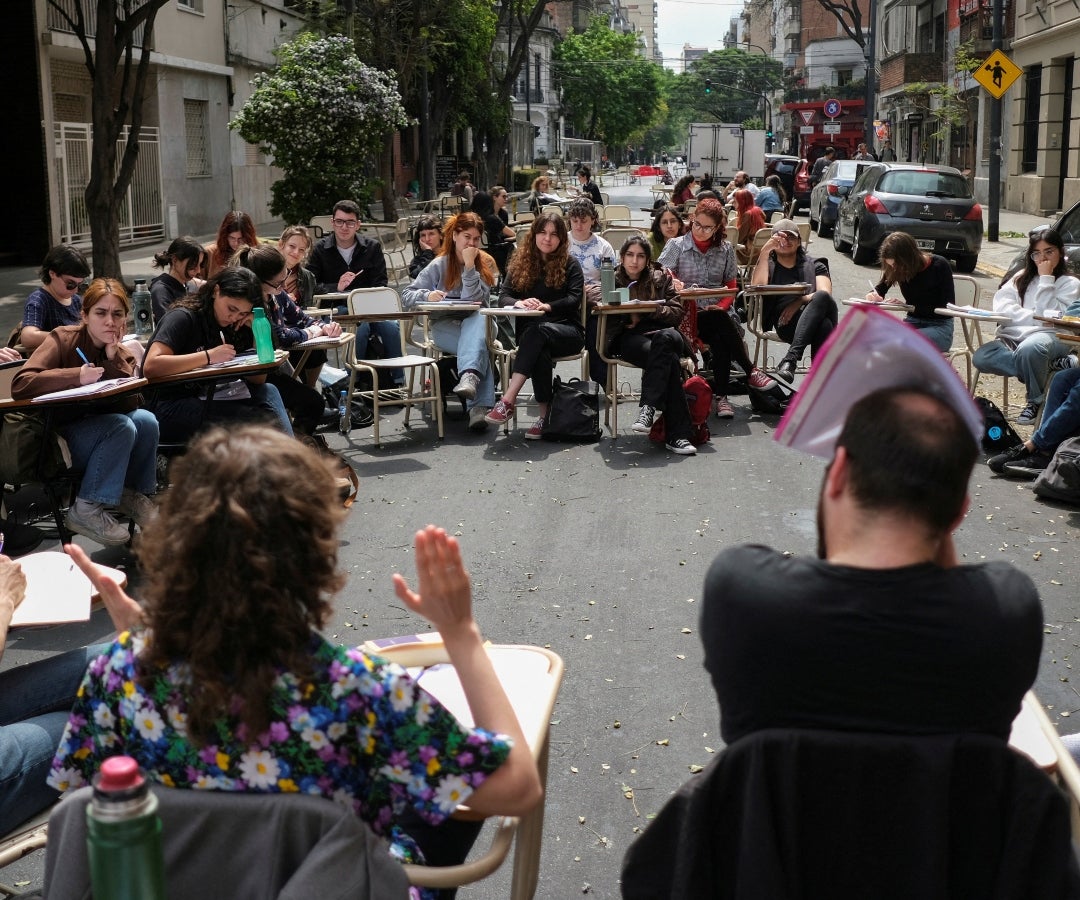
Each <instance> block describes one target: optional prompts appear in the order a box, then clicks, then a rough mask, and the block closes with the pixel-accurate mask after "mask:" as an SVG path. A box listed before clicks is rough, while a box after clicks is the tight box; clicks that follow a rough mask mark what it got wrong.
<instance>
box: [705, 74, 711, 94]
mask: <svg viewBox="0 0 1080 900" xmlns="http://www.w3.org/2000/svg"><path fill="white" fill-rule="evenodd" d="M705 93H706V94H711V93H712V79H711V78H706V79H705Z"/></svg>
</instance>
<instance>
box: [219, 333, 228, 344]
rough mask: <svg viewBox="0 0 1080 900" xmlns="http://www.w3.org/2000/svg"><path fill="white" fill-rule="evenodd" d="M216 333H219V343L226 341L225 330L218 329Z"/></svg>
mask: <svg viewBox="0 0 1080 900" xmlns="http://www.w3.org/2000/svg"><path fill="white" fill-rule="evenodd" d="M218 334H220V335H221V343H223V344H224V343H226V341H225V332H224V331H219V332H218Z"/></svg>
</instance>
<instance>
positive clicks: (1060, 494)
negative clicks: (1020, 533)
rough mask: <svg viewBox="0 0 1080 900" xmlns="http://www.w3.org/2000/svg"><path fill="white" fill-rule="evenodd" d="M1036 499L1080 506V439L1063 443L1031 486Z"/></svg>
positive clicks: (1073, 438) (1070, 439) (1074, 438)
mask: <svg viewBox="0 0 1080 900" xmlns="http://www.w3.org/2000/svg"><path fill="white" fill-rule="evenodd" d="M1031 489H1032V490H1033V491H1034V492H1035V496H1036V497H1043V498H1044V499H1047V500H1059V501H1061V502H1062V503H1072V504H1076V505H1080V437H1072V438H1069V439H1068V440H1065V441H1062V442H1061V443H1060V444H1059V445H1058V448H1057V450H1056V451H1055V453H1054V458H1053V459H1052V460H1050V465H1048V466H1047V467H1046V468H1045V469H1043V471H1042V472H1041V473H1040V474H1039V477H1038V478H1036V479H1035V483H1034V484H1033V485H1032V486H1031Z"/></svg>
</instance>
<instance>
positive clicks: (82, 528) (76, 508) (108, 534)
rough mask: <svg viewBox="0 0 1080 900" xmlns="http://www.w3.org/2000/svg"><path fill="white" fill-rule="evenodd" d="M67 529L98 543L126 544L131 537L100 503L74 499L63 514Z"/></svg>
mask: <svg viewBox="0 0 1080 900" xmlns="http://www.w3.org/2000/svg"><path fill="white" fill-rule="evenodd" d="M64 524H65V525H67V527H68V530H69V531H73V532H75V534H81V535H83V536H84V537H88V538H90V540H92V541H97V542H98V543H99V544H105V545H106V546H109V545H110V544H126V543H127V542H128V540H129V538H130V537H131V535H129V534H128V530H127V528H125V527H124V526H123V525H121V524H120V523H119V522H117V521H116V519H114V518H113V517H112V516H111V515H110V514H109V512H108V511H107V510H106V509H105V506H104V504H102V503H86V502H84V501H82V500H76V501H75V502H74V503H73V504H72V505H71V508H70V509H69V510H68V511H67V515H66V516H64Z"/></svg>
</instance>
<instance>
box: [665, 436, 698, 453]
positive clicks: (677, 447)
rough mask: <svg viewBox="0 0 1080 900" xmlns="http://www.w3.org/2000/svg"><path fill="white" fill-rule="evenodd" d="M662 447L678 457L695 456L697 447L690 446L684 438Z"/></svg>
mask: <svg viewBox="0 0 1080 900" xmlns="http://www.w3.org/2000/svg"><path fill="white" fill-rule="evenodd" d="M664 446H665V447H667V448H668V450H670V451H671V452H672V453H677V454H678V455H679V456H695V455H696V454H697V447H695V446H694V445H693V444H691V443H690V442H689V441H688V440H687V439H686V438H679V439H678V440H674V441H671V442H670V443H667V444H665V445H664Z"/></svg>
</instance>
